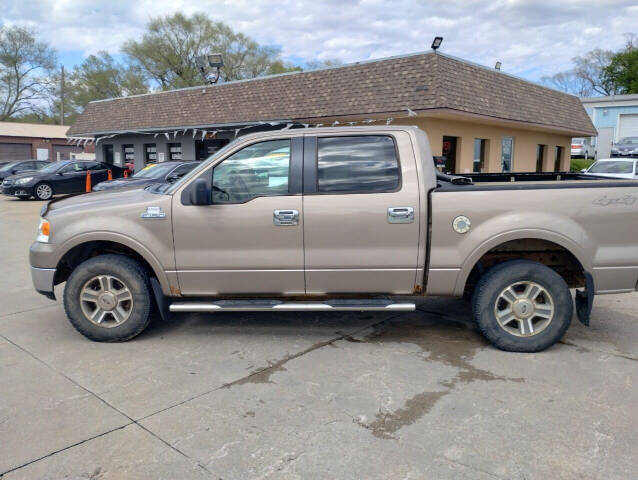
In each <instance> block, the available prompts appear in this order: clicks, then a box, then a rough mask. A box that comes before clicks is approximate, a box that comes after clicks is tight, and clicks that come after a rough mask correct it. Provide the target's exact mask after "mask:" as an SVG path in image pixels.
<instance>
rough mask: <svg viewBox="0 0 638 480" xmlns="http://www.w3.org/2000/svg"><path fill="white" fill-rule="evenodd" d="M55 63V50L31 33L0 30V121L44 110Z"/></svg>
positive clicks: (30, 31) (11, 29) (10, 29)
mask: <svg viewBox="0 0 638 480" xmlns="http://www.w3.org/2000/svg"><path fill="white" fill-rule="evenodd" d="M55 64H56V52H55V50H53V49H52V48H51V47H49V46H48V45H47V44H46V43H45V42H40V41H37V40H36V38H35V35H34V32H33V30H31V29H28V28H24V27H19V26H10V27H7V26H3V27H0V120H7V119H8V118H11V117H14V116H19V115H24V114H27V113H34V112H37V113H42V112H44V111H45V110H46V108H47V106H48V99H49V98H50V95H51V81H50V78H49V74H50V72H51V71H52V70H53V69H54V68H55Z"/></svg>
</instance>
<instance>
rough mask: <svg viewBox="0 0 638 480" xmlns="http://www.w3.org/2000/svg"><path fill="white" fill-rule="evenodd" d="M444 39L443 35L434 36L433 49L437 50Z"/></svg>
mask: <svg viewBox="0 0 638 480" xmlns="http://www.w3.org/2000/svg"><path fill="white" fill-rule="evenodd" d="M442 41H443V37H434V41H433V42H432V50H434V51H435V52H436V50H437V49H438V48H439V47H440V46H441V42H442Z"/></svg>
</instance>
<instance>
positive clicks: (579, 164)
mask: <svg viewBox="0 0 638 480" xmlns="http://www.w3.org/2000/svg"><path fill="white" fill-rule="evenodd" d="M592 163H594V160H585V159H584V158H572V159H571V163H570V166H569V170H570V171H571V172H580V171H581V170H582V169H583V168H589V167H590V166H591V164H592Z"/></svg>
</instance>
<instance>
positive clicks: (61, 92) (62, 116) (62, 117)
mask: <svg viewBox="0 0 638 480" xmlns="http://www.w3.org/2000/svg"><path fill="white" fill-rule="evenodd" d="M60 125H64V65H62V75H61V77H60Z"/></svg>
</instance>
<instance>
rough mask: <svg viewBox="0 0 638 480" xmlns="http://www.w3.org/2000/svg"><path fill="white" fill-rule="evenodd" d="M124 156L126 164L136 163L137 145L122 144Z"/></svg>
mask: <svg viewBox="0 0 638 480" xmlns="http://www.w3.org/2000/svg"><path fill="white" fill-rule="evenodd" d="M122 158H123V159H124V164H127V163H132V164H135V147H134V146H133V145H122ZM120 166H122V165H120Z"/></svg>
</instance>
